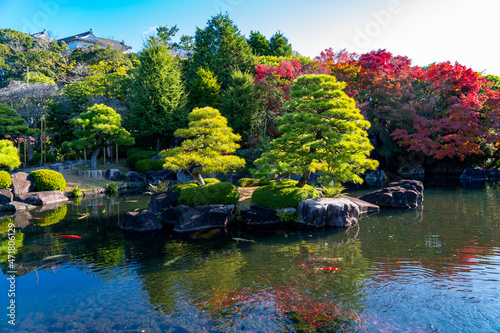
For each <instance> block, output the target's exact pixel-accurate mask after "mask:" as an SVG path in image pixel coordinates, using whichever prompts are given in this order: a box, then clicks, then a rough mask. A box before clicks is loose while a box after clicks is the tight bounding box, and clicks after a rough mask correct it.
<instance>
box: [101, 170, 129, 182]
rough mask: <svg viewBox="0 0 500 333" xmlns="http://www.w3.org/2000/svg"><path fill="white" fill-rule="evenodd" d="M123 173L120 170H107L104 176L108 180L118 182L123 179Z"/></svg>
mask: <svg viewBox="0 0 500 333" xmlns="http://www.w3.org/2000/svg"><path fill="white" fill-rule="evenodd" d="M123 177H124V176H123V173H122V172H121V171H120V170H118V169H109V170H106V173H105V174H104V178H105V179H107V180H111V181H113V182H117V181H120V180H122V179H123Z"/></svg>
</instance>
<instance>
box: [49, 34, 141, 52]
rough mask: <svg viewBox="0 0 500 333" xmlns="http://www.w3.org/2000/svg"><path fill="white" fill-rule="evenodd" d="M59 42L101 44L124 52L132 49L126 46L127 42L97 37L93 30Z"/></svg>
mask: <svg viewBox="0 0 500 333" xmlns="http://www.w3.org/2000/svg"><path fill="white" fill-rule="evenodd" d="M57 41H58V42H65V43H66V44H67V43H70V42H72V41H82V42H86V43H90V44H100V45H103V46H108V45H109V46H111V47H113V48H116V49H120V50H124V51H125V50H130V49H131V48H132V47H130V46H128V45H125V42H124V41H123V40H122V41H121V42H120V41H117V40H113V39H107V38H102V37H97V36H96V35H94V33H93V32H92V29H90V30H89V31H86V32H82V33H80V34H77V35H73V36H69V37H66V38H61V39H58V40H57Z"/></svg>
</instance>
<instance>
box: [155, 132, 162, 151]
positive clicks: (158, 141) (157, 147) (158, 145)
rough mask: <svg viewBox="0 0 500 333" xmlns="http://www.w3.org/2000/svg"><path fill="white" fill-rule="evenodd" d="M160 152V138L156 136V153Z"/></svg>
mask: <svg viewBox="0 0 500 333" xmlns="http://www.w3.org/2000/svg"><path fill="white" fill-rule="evenodd" d="M160 150H161V138H160V136H159V135H158V136H157V137H156V151H160Z"/></svg>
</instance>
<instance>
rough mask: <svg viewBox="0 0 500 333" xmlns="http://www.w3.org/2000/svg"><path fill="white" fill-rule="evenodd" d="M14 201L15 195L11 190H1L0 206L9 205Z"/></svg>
mask: <svg viewBox="0 0 500 333" xmlns="http://www.w3.org/2000/svg"><path fill="white" fill-rule="evenodd" d="M12 200H14V195H13V194H12V192H11V191H10V190H9V189H1V190H0V205H5V204H8V203H9V202H11V201H12Z"/></svg>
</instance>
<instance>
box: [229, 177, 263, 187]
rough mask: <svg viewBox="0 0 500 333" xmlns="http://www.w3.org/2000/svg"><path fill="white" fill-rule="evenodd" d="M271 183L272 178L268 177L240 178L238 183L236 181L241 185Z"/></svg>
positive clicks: (249, 185)
mask: <svg viewBox="0 0 500 333" xmlns="http://www.w3.org/2000/svg"><path fill="white" fill-rule="evenodd" d="M269 184H271V180H270V179H267V178H261V179H255V178H241V179H240V180H238V183H236V185H238V186H240V187H253V186H264V185H269Z"/></svg>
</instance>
